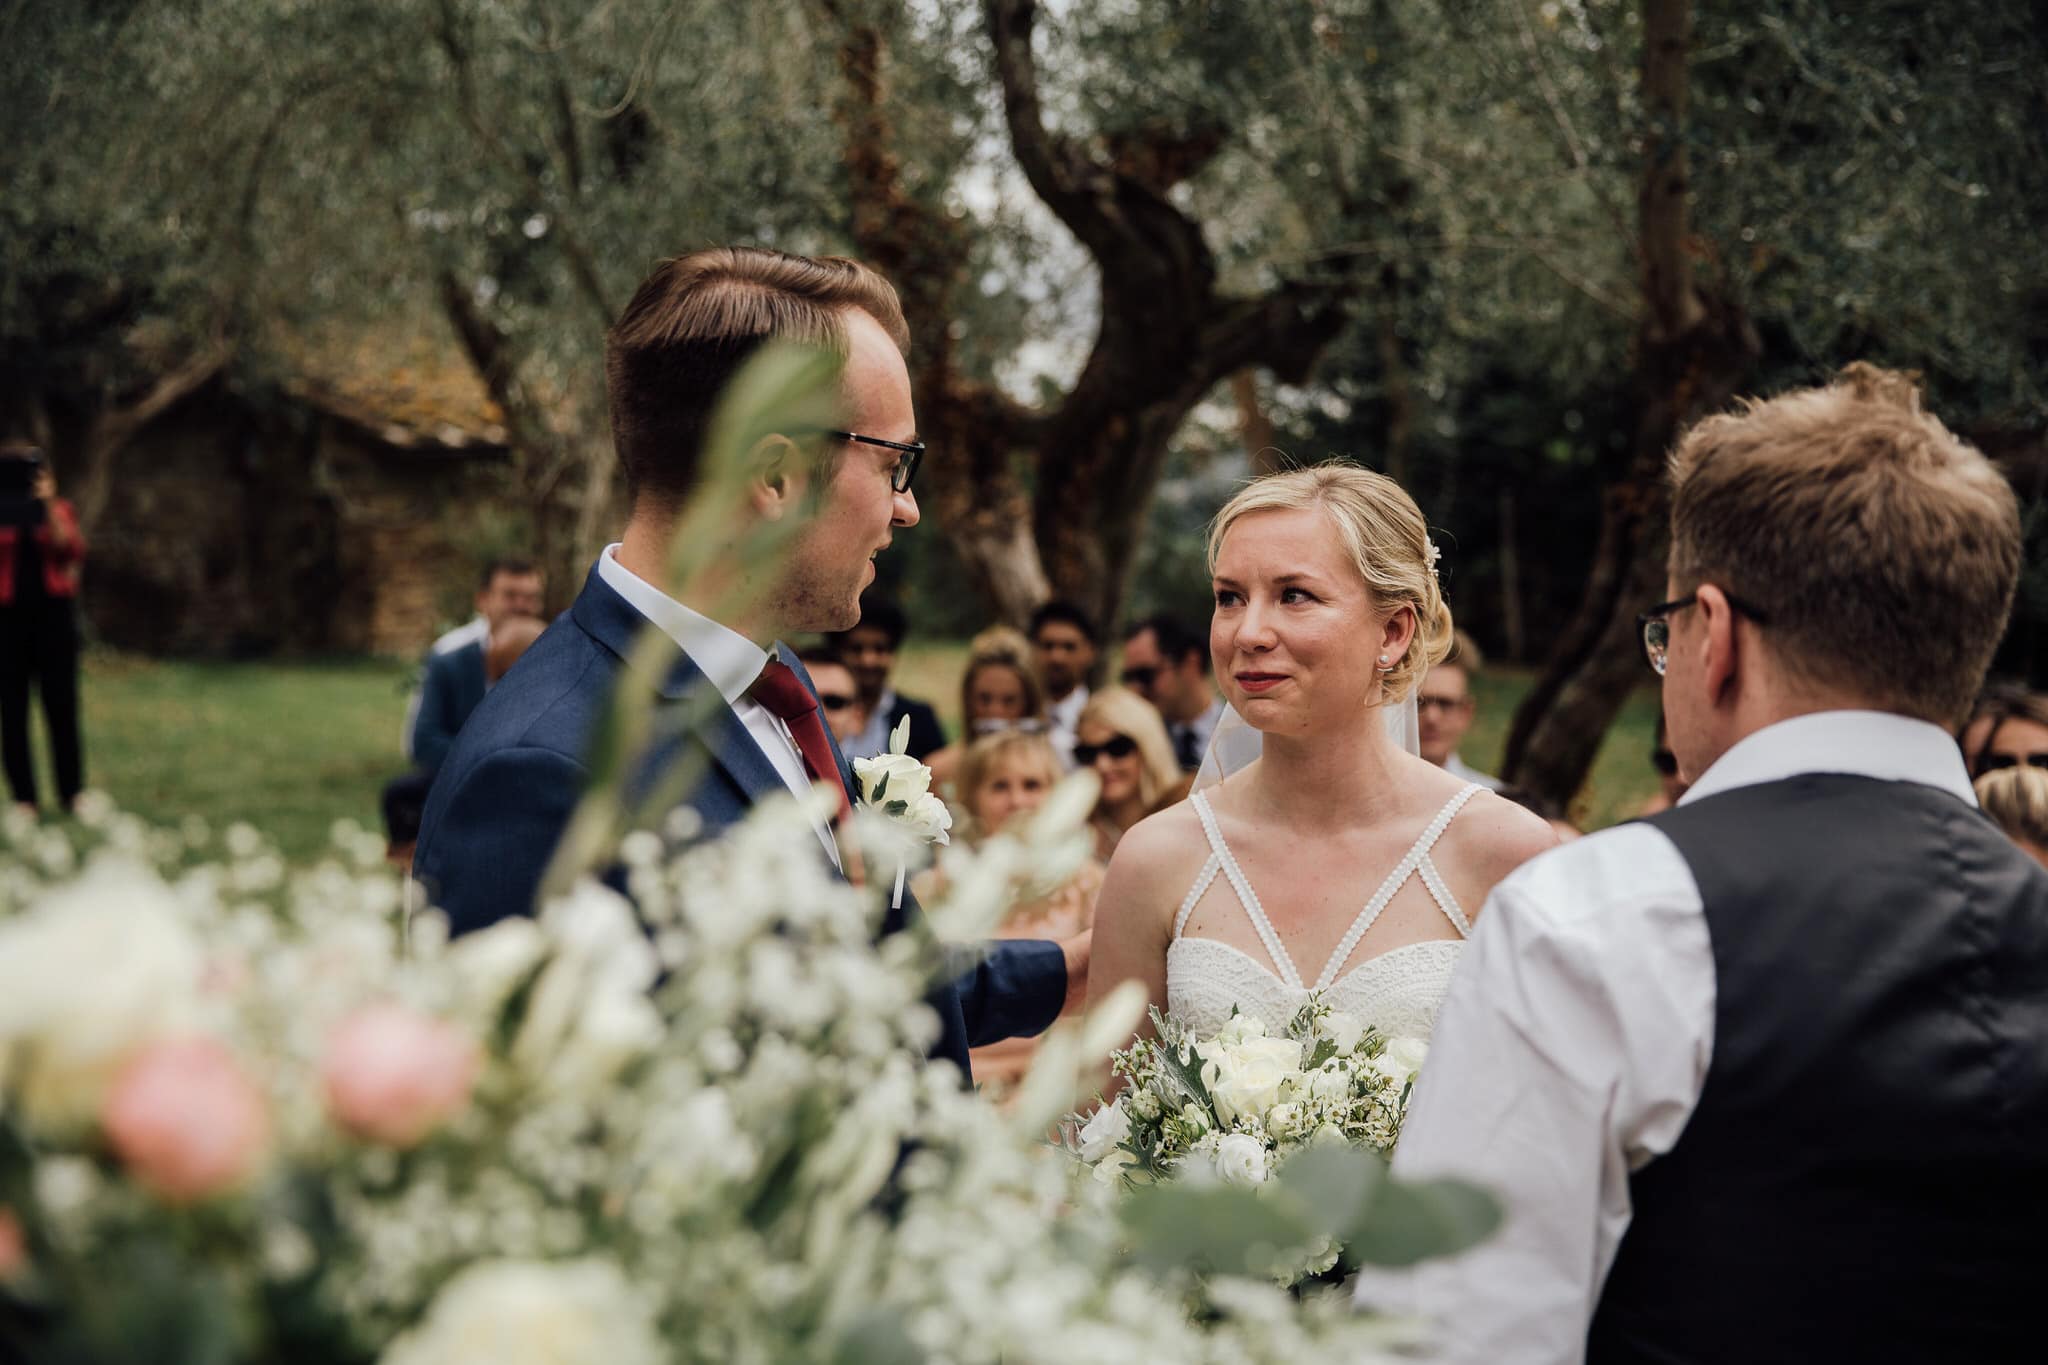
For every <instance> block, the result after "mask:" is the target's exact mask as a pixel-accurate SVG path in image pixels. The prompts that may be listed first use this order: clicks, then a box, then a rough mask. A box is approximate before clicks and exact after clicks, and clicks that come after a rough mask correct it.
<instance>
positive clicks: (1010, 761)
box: [919, 730, 1102, 1092]
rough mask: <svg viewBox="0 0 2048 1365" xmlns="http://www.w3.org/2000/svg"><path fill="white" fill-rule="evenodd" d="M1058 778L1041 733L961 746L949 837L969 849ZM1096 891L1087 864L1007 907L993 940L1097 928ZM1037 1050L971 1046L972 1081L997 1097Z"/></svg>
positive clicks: (1019, 1043)
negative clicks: (958, 814)
mask: <svg viewBox="0 0 2048 1365" xmlns="http://www.w3.org/2000/svg"><path fill="white" fill-rule="evenodd" d="M1059 780H1060V762H1059V755H1057V754H1055V753H1054V752H1053V749H1052V744H1051V742H1050V741H1049V740H1047V739H1046V737H1045V736H1044V735H1042V734H1034V733H1030V732H1027V731H1024V730H1000V731H997V732H995V733H994V734H989V735H984V736H982V737H981V738H979V739H977V740H975V741H974V742H973V743H972V744H970V745H969V746H968V747H967V752H966V754H965V756H964V757H963V758H962V759H961V761H960V773H959V791H960V801H959V805H960V807H961V810H962V815H963V818H962V819H961V821H960V823H959V825H958V826H957V827H956V829H955V834H956V835H957V837H959V838H961V839H962V840H963V841H964V842H965V843H966V844H967V845H968V846H969V847H973V846H974V845H976V844H979V843H980V842H981V841H982V840H984V839H987V838H991V837H993V836H994V835H997V834H1001V833H1003V832H1004V831H1006V830H1008V829H1010V828H1012V826H1013V825H1014V824H1015V822H1017V821H1018V820H1020V819H1022V818H1024V817H1025V816H1028V815H1029V814H1030V813H1031V812H1032V811H1035V810H1037V809H1038V808H1039V807H1040V806H1042V805H1044V804H1045V798H1046V797H1047V796H1048V795H1050V794H1051V792H1052V789H1053V787H1054V786H1056V785H1057V784H1058V782H1059ZM1101 889H1102V864H1100V863H1098V862H1096V861H1094V860H1093V859H1090V860H1089V861H1088V862H1087V863H1085V864H1083V865H1082V867H1081V869H1080V870H1079V871H1078V872H1076V873H1075V874H1074V875H1073V876H1072V877H1070V878H1068V879H1067V880H1066V881H1065V882H1064V883H1062V884H1061V885H1060V886H1058V887H1056V888H1055V889H1053V890H1052V891H1051V892H1049V893H1048V894H1046V895H1045V896H1043V897H1040V898H1039V899H1037V900H1032V901H1025V902H1022V903H1020V904H1018V905H1016V906H1014V907H1012V909H1011V910H1010V913H1009V915H1008V916H1007V917H1006V918H1005V919H1004V920H1003V923H1002V925H1001V926H1000V927H999V928H998V929H997V930H996V933H995V936H996V937H997V938H1049V939H1065V938H1072V937H1073V936H1074V935H1076V934H1080V933H1083V932H1086V931H1087V930H1088V929H1089V928H1090V927H1092V926H1093V924H1094V922H1095V896H1096V893H1097V892H1098V891H1100V890H1101ZM919 894H920V895H921V896H922V895H923V894H924V893H923V892H922V891H921V892H920V893H919ZM1037 1050H1038V1042H1037V1040H1036V1039H1033V1038H1010V1039H1005V1040H1004V1041H1002V1042H999V1043H991V1044H989V1045H988V1046H987V1047H979V1048H976V1049H975V1050H974V1054H973V1056H974V1075H975V1079H976V1080H977V1081H979V1082H980V1083H981V1084H982V1085H984V1086H987V1087H992V1088H993V1089H995V1090H996V1091H997V1092H1000V1091H1002V1090H1004V1089H1006V1088H1008V1087H1010V1086H1014V1085H1015V1084H1016V1082H1017V1081H1019V1080H1021V1079H1022V1078H1023V1076H1024V1073H1025V1072H1026V1071H1028V1070H1030V1068H1031V1058H1032V1056H1033V1055H1034V1054H1035V1053H1036V1052H1037Z"/></svg>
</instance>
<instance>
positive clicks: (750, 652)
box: [597, 545, 768, 706]
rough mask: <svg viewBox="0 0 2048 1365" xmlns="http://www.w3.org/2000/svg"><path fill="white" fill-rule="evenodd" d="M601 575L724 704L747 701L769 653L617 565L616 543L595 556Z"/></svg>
mask: <svg viewBox="0 0 2048 1365" xmlns="http://www.w3.org/2000/svg"><path fill="white" fill-rule="evenodd" d="M597 572H598V574H599V575H600V576H601V577H602V578H603V579H604V581H605V583H606V585H607V586H609V587H610V588H611V590H612V591H613V592H615V593H617V594H618V595H619V596H621V597H623V598H625V599H626V605H628V606H630V607H631V608H633V610H635V611H637V612H639V613H640V614H641V615H642V616H644V617H646V618H647V619H648V620H649V621H652V622H653V623H654V626H655V629H657V630H659V631H660V632H661V633H662V634H664V635H666V636H668V637H669V638H670V639H671V640H674V641H675V642H676V648H678V649H680V650H682V651H683V653H685V654H687V655H688V656H689V657H690V662H692V663H694V664H696V665H697V667H698V669H699V670H701V671H702V672H703V674H704V676H705V677H706V678H708V679H710V680H711V685H712V686H713V687H715V688H717V689H718V695H719V696H721V697H723V698H725V702H726V705H728V706H731V705H733V704H734V703H736V702H738V701H739V699H740V698H742V697H744V696H745V695H746V694H747V689H748V688H750V687H752V686H753V685H754V680H755V679H757V678H759V677H760V676H761V670H762V669H764V668H766V667H767V666H768V651H767V650H765V649H763V648H761V646H759V645H757V644H755V643H754V642H753V641H752V640H749V639H748V638H747V637H746V636H744V635H742V634H740V633H739V632H738V631H736V630H732V629H729V628H728V627H725V626H721V625H720V624H718V622H716V621H714V620H712V619H711V618H710V617H708V616H705V615H704V614H702V613H701V612H695V611H692V610H690V609H689V608H688V607H686V606H684V605H683V604H682V603H680V602H678V601H676V600H675V598H673V597H670V596H669V595H668V594H667V593H665V592H663V591H662V590H661V589H659V588H657V587H655V586H654V585H653V584H652V583H649V582H648V581H647V580H646V579H644V578H642V577H640V575H638V574H636V573H634V572H633V571H632V570H631V569H629V568H627V567H626V566H625V565H623V564H621V563H619V547H618V546H617V545H607V546H605V548H604V553H603V554H601V555H599V556H598V557H597Z"/></svg>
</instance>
